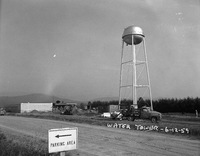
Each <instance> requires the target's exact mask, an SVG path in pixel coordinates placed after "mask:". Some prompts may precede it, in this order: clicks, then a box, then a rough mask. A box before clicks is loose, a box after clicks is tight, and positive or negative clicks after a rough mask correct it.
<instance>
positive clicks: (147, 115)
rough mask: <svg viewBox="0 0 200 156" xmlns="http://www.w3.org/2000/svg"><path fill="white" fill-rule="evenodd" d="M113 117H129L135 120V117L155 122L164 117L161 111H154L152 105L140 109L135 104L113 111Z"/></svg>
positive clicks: (130, 119) (121, 118)
mask: <svg viewBox="0 0 200 156" xmlns="http://www.w3.org/2000/svg"><path fill="white" fill-rule="evenodd" d="M111 116H112V118H113V119H120V120H123V119H128V120H129V121H134V120H135V119H147V120H151V122H153V123H155V122H158V121H159V120H161V119H162V115H161V113H159V112H157V111H152V110H151V109H150V107H146V106H143V107H141V108H139V109H135V108H134V107H133V106H131V107H130V109H122V110H120V111H119V112H113V113H112V114H111Z"/></svg>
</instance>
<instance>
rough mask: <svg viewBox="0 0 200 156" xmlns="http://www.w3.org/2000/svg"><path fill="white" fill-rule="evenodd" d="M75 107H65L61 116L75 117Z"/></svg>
mask: <svg viewBox="0 0 200 156" xmlns="http://www.w3.org/2000/svg"><path fill="white" fill-rule="evenodd" d="M72 111H73V106H72V105H67V106H65V107H64V110H63V111H61V113H60V114H61V115H73V113H72Z"/></svg>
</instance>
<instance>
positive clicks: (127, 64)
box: [119, 26, 153, 110]
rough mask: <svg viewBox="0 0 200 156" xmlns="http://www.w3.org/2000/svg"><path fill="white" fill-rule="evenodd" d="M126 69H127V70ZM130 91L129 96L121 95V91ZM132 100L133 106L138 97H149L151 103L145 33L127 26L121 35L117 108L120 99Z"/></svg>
mask: <svg viewBox="0 0 200 156" xmlns="http://www.w3.org/2000/svg"><path fill="white" fill-rule="evenodd" d="M127 69H128V70H127ZM126 90H128V93H129V94H130V93H131V95H130V96H131V98H130V97H123V96H124V95H122V94H123V93H127V91H126ZM126 98H129V99H132V100H133V104H132V105H133V107H134V108H137V107H138V100H139V99H141V98H142V99H147V98H148V99H149V100H150V104H151V109H152V110H153V105H152V94H151V86H150V77H149V69H148V62H147V53H146V45H145V35H144V34H143V31H142V29H141V28H140V27H137V26H129V27H127V28H125V29H124V32H123V35H122V52H121V66H120V85H119V109H120V108H121V102H122V100H126Z"/></svg>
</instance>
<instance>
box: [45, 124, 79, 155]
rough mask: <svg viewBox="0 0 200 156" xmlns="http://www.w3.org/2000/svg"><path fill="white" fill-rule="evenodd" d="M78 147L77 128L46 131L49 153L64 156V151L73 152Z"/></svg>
mask: <svg viewBox="0 0 200 156" xmlns="http://www.w3.org/2000/svg"><path fill="white" fill-rule="evenodd" d="M77 147H78V128H76V127H75V128H60V129H50V130H49V131H48V150H49V153H55V152H61V153H60V155H62V156H64V155H65V151H69V150H74V149H77Z"/></svg>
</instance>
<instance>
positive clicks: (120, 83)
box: [118, 40, 124, 110]
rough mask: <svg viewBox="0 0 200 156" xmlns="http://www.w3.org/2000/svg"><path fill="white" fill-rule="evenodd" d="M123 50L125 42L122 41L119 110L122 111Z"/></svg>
mask: <svg viewBox="0 0 200 156" xmlns="http://www.w3.org/2000/svg"><path fill="white" fill-rule="evenodd" d="M123 50H124V41H123V40H122V52H121V65H120V81H119V105H118V109H119V110H120V107H121V87H122V62H123Z"/></svg>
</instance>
